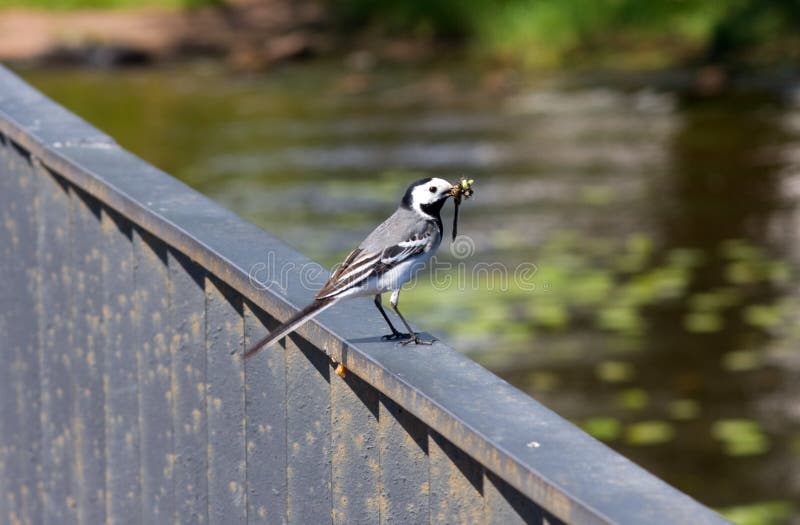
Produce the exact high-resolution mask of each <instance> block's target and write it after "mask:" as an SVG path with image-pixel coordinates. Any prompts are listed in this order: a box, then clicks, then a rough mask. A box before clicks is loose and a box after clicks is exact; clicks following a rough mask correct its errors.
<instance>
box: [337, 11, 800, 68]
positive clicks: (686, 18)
mask: <svg viewBox="0 0 800 525" xmlns="http://www.w3.org/2000/svg"><path fill="white" fill-rule="evenodd" d="M329 5H330V6H331V8H332V10H333V12H334V15H335V16H336V19H337V20H338V22H339V23H340V25H341V26H342V27H344V28H346V29H347V30H353V29H358V28H361V27H364V26H365V25H372V26H376V27H379V28H381V29H383V30H384V31H387V32H389V33H392V34H400V35H404V36H434V37H438V38H446V39H456V40H461V41H466V42H468V43H470V44H471V45H472V47H473V49H474V50H475V51H476V52H477V53H478V54H483V55H488V56H491V57H494V58H498V57H499V58H505V59H510V60H514V61H521V62H523V63H525V64H528V65H531V66H536V67H542V66H545V67H547V66H560V65H565V64H568V63H571V62H576V61H577V62H579V61H580V59H581V57H584V56H586V55H587V54H588V55H591V56H592V57H593V58H594V59H595V60H596V59H597V58H598V56H602V55H604V54H609V55H613V56H614V59H615V63H618V62H617V61H616V60H617V58H618V53H619V52H620V51H624V52H625V56H626V57H627V58H626V59H627V60H629V61H630V62H631V64H630V65H632V66H633V65H640V64H641V63H643V62H644V63H651V64H659V65H664V63H667V62H670V61H674V60H676V59H687V58H689V59H692V58H707V59H709V60H728V59H731V58H738V57H741V56H745V55H747V54H748V53H750V52H751V51H753V50H759V49H762V48H764V47H769V46H774V43H775V42H779V41H780V42H781V46H780V47H781V49H772V50H771V51H772V52H773V53H784V52H786V51H787V47H786V42H785V41H793V42H794V50H795V51H797V43H798V42H797V34H798V31H797V30H798V27H800V3H798V2H796V1H795V0H720V1H717V2H707V1H705V0H682V1H679V2H677V1H675V0H652V1H650V2H641V1H639V0H613V1H608V2H595V1H594V0H475V1H472V2H459V1H457V0H436V1H429V0H385V1H376V0H344V1H337V2H329Z"/></svg>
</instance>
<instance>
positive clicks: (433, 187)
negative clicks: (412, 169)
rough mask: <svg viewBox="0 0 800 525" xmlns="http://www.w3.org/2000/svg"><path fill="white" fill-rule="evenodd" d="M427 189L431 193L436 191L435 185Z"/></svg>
mask: <svg viewBox="0 0 800 525" xmlns="http://www.w3.org/2000/svg"><path fill="white" fill-rule="evenodd" d="M428 189H429V190H430V192H431V193H436V186H431V187H430V188H428Z"/></svg>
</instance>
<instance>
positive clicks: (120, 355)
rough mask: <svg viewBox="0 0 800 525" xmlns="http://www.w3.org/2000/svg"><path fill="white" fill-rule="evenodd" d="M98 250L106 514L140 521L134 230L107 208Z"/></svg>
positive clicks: (116, 521)
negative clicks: (102, 337)
mask: <svg viewBox="0 0 800 525" xmlns="http://www.w3.org/2000/svg"><path fill="white" fill-rule="evenodd" d="M101 226H102V236H101V238H100V240H101V241H100V242H101V243H102V246H103V251H102V254H103V261H102V281H103V284H102V288H103V309H102V310H103V327H104V332H105V341H106V348H105V353H104V355H103V370H104V371H103V387H104V399H105V446H106V516H107V519H108V521H109V522H111V523H114V524H115V525H120V524H131V525H134V524H138V523H142V519H141V512H142V501H141V476H140V468H139V465H140V460H139V456H140V453H139V366H138V359H137V355H136V339H137V337H138V335H137V331H136V321H135V319H134V315H135V312H134V309H133V305H134V295H135V286H134V282H133V228H132V226H131V223H130V222H128V221H127V220H125V219H124V218H122V217H120V216H119V215H117V214H116V213H115V212H113V211H110V210H108V209H106V208H104V209H103V212H102V216H101Z"/></svg>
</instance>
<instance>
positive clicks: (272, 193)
mask: <svg viewBox="0 0 800 525" xmlns="http://www.w3.org/2000/svg"><path fill="white" fill-rule="evenodd" d="M22 73H23V75H24V76H25V77H26V78H27V79H28V80H29V81H31V82H32V83H34V84H35V85H37V86H38V87H40V88H41V89H42V90H44V91H45V92H46V93H47V94H48V95H50V96H51V97H53V98H54V99H56V100H58V101H60V102H61V103H63V104H65V105H66V106H67V107H69V108H71V109H73V110H74V111H75V112H77V113H78V114H80V115H81V116H83V117H84V118H86V119H87V120H89V121H90V122H93V123H94V124H96V125H97V126H99V127H100V128H102V129H104V130H105V131H106V132H108V133H110V134H111V135H112V136H114V137H115V138H116V139H117V140H118V141H119V142H120V143H121V144H122V145H123V146H125V147H127V148H129V149H131V150H132V151H134V152H135V153H137V154H139V155H140V156H142V157H143V158H145V159H147V160H148V161H150V162H152V163H154V164H156V165H157V166H160V167H161V168H163V169H165V170H166V171H168V172H169V173H172V174H174V175H176V176H178V177H179V178H181V179H183V180H185V181H186V182H188V183H189V184H190V185H192V186H194V187H196V188H197V189H199V190H201V191H203V192H205V193H207V194H208V195H210V196H211V197H213V198H214V199H216V200H217V201H219V202H221V203H222V204H223V205H225V206H227V207H229V208H231V209H233V210H235V211H237V212H238V213H240V214H241V215H243V216H245V217H247V218H249V219H251V220H253V221H254V222H256V223H258V224H260V225H263V226H264V227H265V228H266V229H268V230H270V231H271V232H273V233H275V234H277V235H278V236H280V237H282V238H283V239H285V240H286V241H287V242H289V243H290V244H292V245H294V246H295V247H296V248H297V249H299V250H300V251H302V252H304V253H306V254H308V255H309V256H311V257H312V258H315V259H316V260H318V261H320V262H322V263H324V264H326V265H333V264H335V263H336V262H337V261H338V260H339V258H340V257H342V256H343V255H344V254H345V253H346V252H347V251H348V250H349V249H350V248H351V247H353V246H354V245H355V244H357V243H358V242H359V241H360V240H361V238H362V237H363V236H364V234H365V233H367V232H368V231H369V229H370V228H371V227H372V226H373V225H374V224H375V223H377V222H378V221H380V220H381V219H382V218H383V217H384V216H386V215H387V214H388V213H390V212H391V210H392V209H393V207H394V206H395V204H396V201H397V200H398V198H399V196H400V195H401V194H402V190H403V188H404V187H405V186H406V185H407V184H408V182H409V181H412V180H414V179H415V178H417V177H419V176H421V175H437V176H442V177H445V178H448V179H450V180H455V179H457V178H458V177H459V176H460V175H462V174H467V175H469V176H470V177H471V178H474V179H475V180H476V197H475V199H474V200H472V201H469V202H467V203H466V204H465V206H464V207H463V208H462V214H461V220H460V231H461V233H463V234H465V235H468V236H469V237H470V239H471V241H470V242H471V244H470V245H469V248H470V250H469V251H470V252H471V253H470V254H469V256H468V257H467V258H459V257H457V256H454V255H452V254H448V253H443V255H442V260H443V261H445V262H449V263H452V264H455V265H456V266H455V269H454V270H453V271H452V272H453V273H454V274H455V273H458V272H463V274H464V277H465V280H464V281H463V283H464V286H461V287H459V286H450V287H449V288H447V289H444V290H439V289H436V287H435V286H433V285H432V284H431V283H430V281H426V280H423V281H422V282H420V283H418V284H417V286H415V287H414V289H413V290H410V291H408V292H406V293H404V298H403V301H404V305H405V308H406V310H407V311H408V312H409V313H410V314H411V315H412V317H413V318H414V319H415V320H416V321H417V322H418V323H419V324H420V325H423V326H426V327H428V328H430V329H431V331H434V332H437V333H440V334H443V335H444V338H445V339H446V340H448V341H449V342H451V343H452V344H453V345H454V346H455V347H456V348H459V349H461V350H463V351H465V352H468V353H470V354H471V355H473V356H474V357H475V358H476V359H477V360H479V361H481V362H483V363H484V364H485V365H486V366H488V367H489V368H491V369H493V370H494V371H496V372H497V373H499V374H500V375H501V376H503V377H505V378H507V379H508V380H509V381H510V382H512V383H513V384H515V385H517V386H519V387H520V388H522V389H524V390H526V391H528V392H530V393H531V394H532V395H533V396H534V397H536V398H537V399H539V400H541V401H542V402H544V403H545V404H547V405H548V406H550V407H551V408H553V409H554V410H556V411H557V412H559V413H561V414H562V415H564V416H565V417H568V418H570V419H572V420H573V421H575V422H576V423H578V424H581V425H583V426H584V428H586V429H587V430H588V431H589V432H591V433H593V434H594V435H595V436H597V437H598V438H600V439H603V440H605V441H607V442H608V444H609V445H610V446H612V447H614V448H615V449H618V450H620V451H621V452H622V453H624V454H625V455H626V456H628V457H631V458H632V459H633V460H635V461H637V462H638V463H640V464H642V465H643V466H645V467H646V468H648V469H649V470H651V471H653V472H654V473H655V474H657V475H659V476H660V477H662V478H664V479H666V480H667V481H668V482H670V483H672V484H674V485H676V486H677V487H679V488H681V489H682V490H684V491H687V492H688V493H689V494H691V495H693V496H695V497H696V498H697V499H699V500H701V501H703V502H705V503H707V504H709V505H712V506H714V507H717V508H729V507H733V506H742V505H744V506H747V507H745V508H744V509H737V510H736V512H739V513H740V514H735V515H734V516H735V517H737V518H738V519H741V516H743V515H744V516H746V517H747V516H752V515H756V516H761V515H763V516H767V517H768V518H770V519H773V518H774V519H775V520H777V521H776V522H780V521H782V520H785V519H788V516H789V515H790V514H792V512H796V511H797V506H798V504H800V382H798V380H797V377H798V376H797V373H798V371H800V348H798V338H799V336H800V334H799V333H798V332H799V331H798V327H797V323H796V320H797V318H798V313H799V312H800V307H799V306H798V300H797V299H796V297H797V280H796V268H797V263H798V260H800V250H798V235H797V225H798V215H797V206H796V205H797V202H798V197H799V196H800V95H797V94H800V90H798V91H793V90H792V88H791V86H787V87H784V88H783V89H781V90H771V91H761V92H758V91H753V90H745V89H743V90H736V91H732V92H731V93H729V94H726V95H725V96H717V97H700V96H693V95H692V94H691V93H690V91H687V90H684V89H682V88H681V82H676V81H674V80H675V78H674V77H670V76H669V75H667V76H664V77H661V78H649V79H645V80H642V79H641V78H639V79H636V78H632V77H628V78H626V77H617V78H605V79H603V80H598V78H596V77H595V78H591V79H590V78H588V77H583V78H581V77H551V78H523V77H519V76H516V75H514V74H511V73H508V72H502V71H501V72H498V71H493V72H487V71H481V70H479V69H474V68H472V67H471V66H469V65H455V66H453V65H449V66H447V67H445V68H443V67H441V66H435V67H433V66H432V67H429V68H423V69H418V68H388V67H386V68H378V69H376V70H372V71H367V72H360V71H350V70H347V69H343V68H342V67H341V66H340V64H320V63H313V64H309V65H300V66H293V67H289V68H285V69H281V70H276V71H273V72H270V73H268V74H265V75H263V76H230V75H229V74H227V73H225V72H224V71H220V70H217V69H216V68H215V67H213V66H202V65H200V66H193V67H190V68H186V69H182V70H179V71H177V72H176V71H175V70H169V71H167V70H163V71H159V70H142V71H113V72H87V71H52V70H50V71H38V70H33V71H23V72H22ZM448 213H450V212H449V211H448ZM445 222H446V223H447V224H449V222H450V221H449V218H448V219H446V220H445ZM442 251H443V252H447V251H448V250H447V248H446V246H444V247H443V250H442ZM479 263H480V264H484V263H498V264H503V265H505V267H506V268H509V269H511V270H512V271H513V269H515V268H518V267H519V265H520V264H530V263H532V264H535V265H536V272H535V273H534V274H533V276H532V277H530V278H528V281H527V282H526V284H528V285H532V286H526V287H520V286H519V283H515V282H514V280H513V278H512V279H510V281H509V283H508V289H502V288H503V286H502V285H503V282H502V281H503V279H502V276H499V275H496V274H493V273H491V272H488V271H487V272H484V273H482V274H481V273H478V276H477V278H473V277H474V276H475V272H474V265H475V264H479ZM459 264H462V265H463V266H462V267H459V266H458V265H459ZM459 275H460V274H459ZM512 277H513V276H512ZM376 315H377V314H376ZM754 505H755V506H754ZM793 508H794V510H793ZM742 512H744V514H741V513H742ZM748 512H750V514H748ZM753 513H755V514H753ZM758 513H762V514H758Z"/></svg>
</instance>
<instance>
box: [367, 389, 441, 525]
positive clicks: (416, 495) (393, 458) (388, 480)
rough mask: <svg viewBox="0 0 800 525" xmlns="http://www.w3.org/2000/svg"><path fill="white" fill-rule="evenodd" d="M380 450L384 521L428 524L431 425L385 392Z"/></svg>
mask: <svg viewBox="0 0 800 525" xmlns="http://www.w3.org/2000/svg"><path fill="white" fill-rule="evenodd" d="M378 450H379V452H380V464H381V472H380V511H381V523H428V521H429V515H430V511H429V497H430V483H429V480H428V428H427V427H426V426H425V424H424V423H422V422H421V421H420V420H419V419H417V418H416V417H414V416H413V415H411V414H410V413H409V412H408V411H406V410H405V409H403V408H402V407H400V406H399V405H397V404H396V403H395V402H394V401H392V400H391V399H389V398H387V397H385V396H383V395H381V396H380V403H379V415H378Z"/></svg>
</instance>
